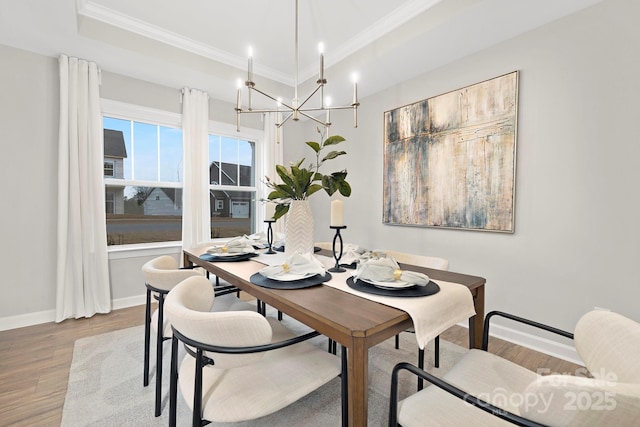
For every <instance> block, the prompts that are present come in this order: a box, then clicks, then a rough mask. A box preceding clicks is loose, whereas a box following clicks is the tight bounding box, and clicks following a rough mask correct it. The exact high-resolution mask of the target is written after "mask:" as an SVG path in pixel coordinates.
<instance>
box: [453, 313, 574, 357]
mask: <svg viewBox="0 0 640 427" xmlns="http://www.w3.org/2000/svg"><path fill="white" fill-rule="evenodd" d="M458 326H462V327H464V328H468V327H469V325H468V324H467V323H466V322H463V323H459V324H458ZM489 330H490V334H489V335H490V336H492V337H495V338H499V339H501V340H504V341H508V342H510V343H513V344H517V345H520V346H522V347H526V348H529V349H531V350H535V351H537V352H540V353H544V354H548V355H549V356H552V357H555V358H557V359H562V360H566V361H567V362H571V363H575V364H576V365H581V366H584V362H583V361H582V359H580V356H578V352H577V351H576V349H575V348H574V347H573V346H571V345H567V344H562V343H559V342H557V341H553V340H550V339H547V338H543V337H539V336H536V335H532V334H529V333H527V332H522V331H518V330H515V329H512V328H507V327H505V326H500V325H495V324H491V328H490V329H489Z"/></svg>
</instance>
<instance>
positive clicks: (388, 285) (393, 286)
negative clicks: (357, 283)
mask: <svg viewBox="0 0 640 427" xmlns="http://www.w3.org/2000/svg"><path fill="white" fill-rule="evenodd" d="M360 280H362V281H363V282H366V283H369V284H370V285H373V286H375V287H377V288H380V289H389V290H398V289H406V288H411V287H413V286H416V285H415V283H409V282H404V281H402V280H395V281H393V282H379V281H377V280H369V279H360Z"/></svg>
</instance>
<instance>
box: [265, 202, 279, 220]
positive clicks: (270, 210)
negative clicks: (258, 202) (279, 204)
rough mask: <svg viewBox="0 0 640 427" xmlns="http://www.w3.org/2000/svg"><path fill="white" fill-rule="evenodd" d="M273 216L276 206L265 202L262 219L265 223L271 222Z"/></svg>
mask: <svg viewBox="0 0 640 427" xmlns="http://www.w3.org/2000/svg"><path fill="white" fill-rule="evenodd" d="M275 214H276V204H275V203H274V202H267V203H266V205H265V213H264V219H265V220H266V221H270V220H273V217H274V215H275Z"/></svg>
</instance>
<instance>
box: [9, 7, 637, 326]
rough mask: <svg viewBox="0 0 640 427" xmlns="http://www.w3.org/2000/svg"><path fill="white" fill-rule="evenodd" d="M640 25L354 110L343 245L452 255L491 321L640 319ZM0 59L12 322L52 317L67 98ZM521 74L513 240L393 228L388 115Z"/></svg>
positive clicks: (121, 91)
mask: <svg viewBox="0 0 640 427" xmlns="http://www.w3.org/2000/svg"><path fill="white" fill-rule="evenodd" d="M637 16H640V4H639V3H638V2H630V1H626V0H612V1H605V2H603V3H601V4H598V5H596V6H594V7H592V8H590V9H586V10H584V11H582V12H579V13H577V14H575V15H573V16H570V17H567V18H564V19H562V20H559V21H557V22H555V23H552V24H549V25H547V26H545V27H543V28H540V29H538V30H535V31H533V32H530V33H527V34H525V35H523V36H520V37H517V38H515V39H513V40H510V41H508V42H505V43H502V44H500V45H498V46H495V47H493V48H490V49H488V50H485V51H483V52H481V53H478V54H476V55H473V56H470V57H467V58H464V59H462V60H459V61H456V62H454V63H451V64H449V65H447V66H445V67H443V68H441V69H438V70H435V71H432V72H430V73H427V74H424V75H422V76H420V77H419V78H416V79H414V80H411V81H408V82H404V83H403V84H400V85H397V86H394V87H392V88H389V89H387V90H385V91H383V92H381V93H378V94H376V95H374V96H370V97H368V98H365V99H362V100H361V103H362V107H361V109H360V111H359V116H360V120H359V127H358V128H357V129H353V128H352V125H351V115H350V114H348V113H346V114H335V115H332V121H333V122H334V126H333V132H335V133H339V134H342V135H343V136H345V137H346V138H347V140H348V142H347V143H346V144H345V145H344V148H345V149H346V150H347V151H348V153H349V155H348V156H347V157H346V158H344V159H339V160H337V161H335V162H334V166H332V167H331V168H332V169H333V168H334V167H335V168H342V167H346V168H348V170H349V181H350V183H351V185H352V187H353V196H352V197H351V198H349V199H348V200H346V202H345V221H346V224H347V225H348V229H347V230H345V232H344V236H345V240H346V241H349V242H357V243H360V244H361V245H363V246H366V247H386V248H389V249H396V250H404V251H407V252H417V253H424V254H430V255H436V256H441V257H446V258H448V259H449V260H450V268H451V270H454V271H459V272H465V273H470V274H475V275H479V276H483V277H485V278H486V279H487V308H488V309H502V310H506V311H511V312H515V313H518V314H521V315H524V316H532V317H535V318H537V319H540V320H542V321H545V322H549V323H552V324H554V325H557V326H559V327H563V328H566V329H572V328H573V325H574V324H575V322H576V320H577V319H578V317H579V316H580V315H581V314H582V313H584V312H585V311H586V310H589V309H591V308H593V307H594V306H600V307H606V308H610V309H612V310H616V311H619V312H621V313H623V314H626V315H629V316H630V317H632V318H635V319H637V320H640V317H639V315H638V314H637V309H636V307H637V303H636V301H638V300H640V278H639V277H640V276H638V275H637V274H636V270H635V262H636V260H637V259H639V258H640V243H639V242H640V240H639V237H640V233H639V231H640V230H639V226H638V225H637V222H636V221H635V216H636V212H638V211H639V210H640V202H639V201H638V198H637V197H636V195H637V193H638V191H637V190H636V184H637V183H638V182H640V180H639V178H640V168H638V167H637V165H636V162H637V159H638V158H639V157H640V144H639V143H638V141H637V137H636V134H635V132H634V130H635V128H634V127H633V126H634V124H635V123H636V121H637V117H640V106H639V104H638V102H637V101H636V99H637V97H638V96H639V95H640V80H639V79H638V76H640V60H639V59H638V55H637V46H638V45H640V27H638V26H637V25H635V22H634V19H635V17H637ZM424 54H428V52H426V53H424ZM0 57H2V58H3V61H2V63H3V67H0V82H1V83H0V85H2V86H0V90H1V92H0V93H2V94H3V96H2V100H1V101H0V112H2V114H0V129H2V145H3V148H4V150H3V152H4V153H5V156H6V157H5V162H4V167H3V168H2V169H1V170H2V178H3V182H4V183H5V188H6V190H5V191H6V192H5V198H4V202H3V206H5V209H2V213H0V223H1V224H2V225H0V227H2V240H3V245H2V257H1V259H2V269H3V273H4V278H3V280H2V294H3V298H1V299H0V320H1V318H2V317H8V316H18V315H23V314H24V315H27V314H29V313H33V312H39V311H46V310H53V309H54V307H55V280H54V278H55V257H54V253H55V250H56V246H55V245H56V240H55V227H56V208H55V206H56V196H55V192H56V190H55V182H56V174H57V170H56V156H57V149H56V144H57V117H58V111H57V108H58V104H57V103H58V89H57V60H56V59H55V58H46V57H41V56H38V55H34V54H30V53H26V52H22V51H18V50H15V49H11V48H7V47H2V46H0ZM5 59H6V60H5ZM25 68H26V69H27V71H25ZM513 70H520V94H519V95H520V99H519V123H518V126H519V129H518V154H517V156H518V157H517V190H516V222H515V228H516V232H515V233H514V234H499V233H485V232H472V231H458V230H438V229H431V228H414V227H411V228H409V227H397V226H386V225H383V224H382V222H381V218H382V156H383V147H382V118H383V112H384V111H387V110H390V109H393V108H396V107H398V106H401V105H405V104H408V103H411V102H414V101H418V100H421V99H424V98H428V97H431V96H434V95H438V94H441V93H444V92H448V91H450V90H453V89H457V88H460V87H463V86H466V85H469V84H473V83H476V82H479V81H482V80H485V79H488V78H492V77H495V76H498V75H502V74H504V73H507V72H510V71H513ZM361 74H362V83H361V85H366V72H364V71H363V72H362V73H361ZM178 89H179V88H164V87H160V86H157V85H153V84H150V83H146V82H141V81H138V80H134V79H130V78H127V77H123V76H117V75H114V74H109V73H108V72H105V73H104V74H103V87H102V93H103V96H104V97H108V98H110V99H116V100H120V101H124V102H131V103H134V104H141V105H146V106H151V107H154V108H164V109H166V110H168V111H175V112H179V111H180V105H179V97H178V95H177V94H178ZM216 112H218V113H219V117H216V118H217V119H221V120H224V121H227V122H231V123H232V122H233V120H234V117H233V113H232V110H231V106H230V105H228V104H224V103H216V102H213V103H212V117H213V116H214V115H215V114H216ZM244 120H245V119H244V118H243V122H244ZM254 127H259V124H256V125H255V126H254ZM313 138H315V132H314V130H313V126H312V125H309V124H303V125H301V126H296V125H291V126H289V127H288V128H286V129H285V146H286V148H285V162H287V161H289V160H296V159H298V158H299V157H302V156H307V157H308V155H309V152H308V148H307V147H306V146H305V145H304V144H303V142H304V141H306V140H309V139H313ZM7 156H8V157H7ZM7 159H8V160H7ZM24 176H28V177H29V179H25V180H24V181H20V183H19V184H18V185H12V186H11V185H6V184H8V183H14V182H16V177H24ZM312 204H313V206H314V210H315V212H317V213H318V214H317V215H316V219H315V223H316V240H329V239H330V238H331V234H330V232H329V229H328V221H329V198H328V197H327V196H326V195H319V196H314V197H313V198H312ZM7 207H8V208H7ZM168 252H172V253H174V254H177V253H178V249H173V250H169V251H168ZM152 256H153V254H151V255H150V254H148V253H145V254H143V255H141V256H139V257H134V258H127V257H125V258H118V259H114V258H113V257H112V260H111V274H112V276H111V281H112V288H113V298H114V299H127V298H136V297H137V296H139V295H141V294H142V279H141V273H140V269H139V268H140V265H141V264H142V263H143V262H144V261H146V260H147V259H149V258H151V257H152Z"/></svg>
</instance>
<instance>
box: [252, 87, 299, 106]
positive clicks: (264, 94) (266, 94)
mask: <svg viewBox="0 0 640 427" xmlns="http://www.w3.org/2000/svg"><path fill="white" fill-rule="evenodd" d="M252 90H255V91H256V92H258V93H259V94H260V95H262V96H265V97H267V98H269V99H271V100H273V101H276V102H279V103H280V104H281V105H282V106H283V107H286V108H288V109H290V110H293V109H294V108H293V107H292V106H290V105H288V104H285V103H284V102H282V101H279V100H278V99H276V98H274V97H273V96H271V95H269V94H268V93H265V92H263V91H261V90H260V89H258V88H257V87H255V86H254V87H252V88H250V89H249V92H251V91H252ZM253 111H256V110H253ZM270 111H271V110H270ZM273 111H277V110H273Z"/></svg>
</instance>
